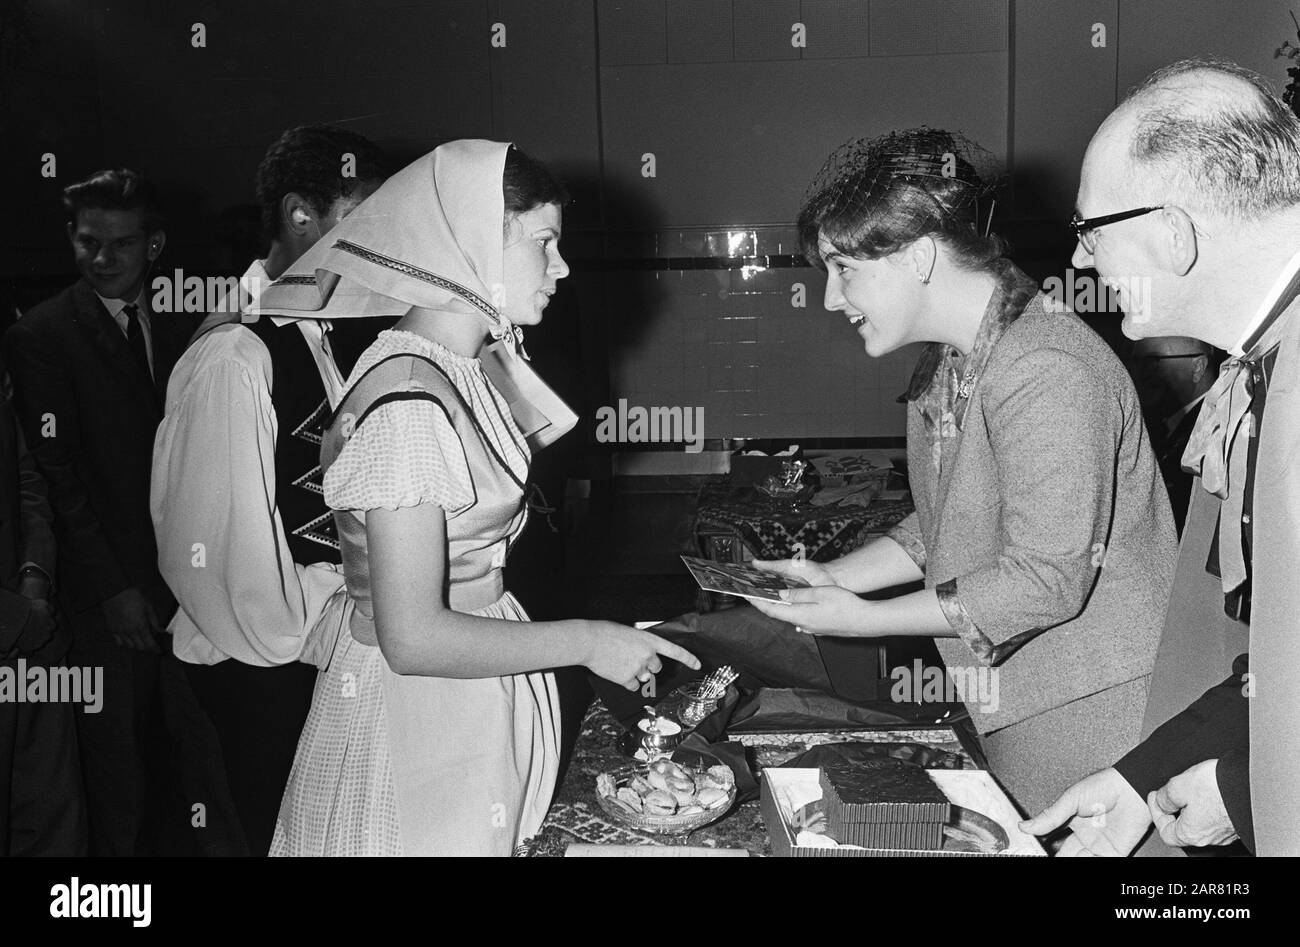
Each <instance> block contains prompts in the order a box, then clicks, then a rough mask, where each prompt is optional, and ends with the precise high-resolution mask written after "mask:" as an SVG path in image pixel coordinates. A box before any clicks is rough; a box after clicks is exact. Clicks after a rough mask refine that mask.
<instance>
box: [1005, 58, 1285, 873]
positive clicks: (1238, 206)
mask: <svg viewBox="0 0 1300 947" xmlns="http://www.w3.org/2000/svg"><path fill="white" fill-rule="evenodd" d="M1074 227H1075V231H1076V233H1077V234H1078V237H1079V247H1078V249H1077V250H1076V252H1075V256H1074V265H1075V266H1076V267H1080V268H1082V267H1087V266H1094V267H1095V268H1096V270H1097V272H1098V273H1099V274H1100V275H1101V277H1102V279H1103V280H1104V281H1106V282H1107V283H1109V284H1111V285H1113V286H1114V287H1115V288H1116V289H1117V290H1118V292H1119V296H1120V301H1121V304H1122V305H1123V307H1124V309H1125V316H1124V321H1123V329H1124V333H1125V334H1126V335H1128V336H1129V337H1131V338H1142V337H1146V336H1163V335H1185V336H1191V337H1193V338H1196V339H1200V340H1201V341H1203V342H1206V343H1208V344H1210V345H1213V346H1215V347H1217V348H1222V349H1225V350H1226V351H1227V352H1228V353H1229V356H1230V358H1229V359H1228V361H1226V362H1225V363H1224V366H1223V369H1222V371H1221V374H1220V376H1219V379H1218V381H1217V382H1215V384H1214V387H1213V388H1212V389H1211V390H1210V392H1209V393H1208V394H1207V396H1206V398H1205V400H1204V402H1203V403H1202V405H1201V409H1200V412H1199V415H1198V420H1197V423H1196V427H1195V430H1194V432H1193V434H1192V437H1191V441H1190V444H1189V446H1188V449H1187V452H1186V454H1185V456H1184V462H1185V463H1186V464H1187V465H1188V466H1189V467H1190V468H1192V469H1193V470H1194V471H1195V472H1196V473H1197V474H1198V477H1197V482H1196V485H1195V486H1194V487H1193V490H1192V493H1193V499H1192V505H1191V508H1190V510H1189V512H1188V520H1187V526H1186V530H1185V533H1184V536H1183V541H1182V546H1181V551H1180V556H1179V563H1178V572H1177V576H1176V578H1175V584H1174V591H1173V595H1172V598H1171V604H1170V609H1169V614H1168V617H1167V621H1166V624H1165V631H1164V637H1163V639H1162V641H1161V650H1160V654H1159V655H1158V657H1157V659H1156V668H1155V672H1154V675H1153V680H1152V691H1151V698H1150V701H1149V703H1148V707H1147V719H1146V723H1145V725H1144V732H1145V733H1149V736H1147V737H1146V738H1145V739H1144V740H1143V742H1142V743H1141V744H1139V745H1138V746H1137V747H1136V748H1134V749H1133V750H1132V751H1131V752H1130V753H1129V754H1128V755H1126V756H1125V757H1124V758H1123V759H1122V760H1120V761H1119V762H1118V763H1116V765H1115V767H1113V768H1111V769H1107V770H1103V771H1101V772H1100V773H1096V774H1094V775H1092V776H1089V777H1088V778H1087V779H1084V780H1082V781H1081V782H1079V783H1077V784H1075V785H1074V786H1073V787H1071V788H1070V789H1069V790H1067V791H1066V793H1065V794H1064V795H1063V796H1062V797H1061V798H1060V799H1059V800H1057V802H1055V803H1054V804H1053V805H1051V806H1049V807H1048V809H1047V810H1045V811H1044V812H1043V813H1042V814H1040V815H1039V816H1038V817H1037V818H1035V819H1033V820H1031V821H1030V822H1029V823H1026V825H1025V828H1026V829H1027V830H1029V831H1033V832H1036V833H1039V834H1041V833H1043V832H1046V831H1050V830H1051V829H1053V828H1055V827H1056V826H1059V825H1061V824H1063V823H1065V822H1066V821H1067V820H1068V821H1069V822H1070V826H1071V828H1072V830H1073V832H1072V834H1071V836H1070V837H1069V838H1068V839H1066V841H1065V844H1064V846H1063V847H1062V853H1063V854H1120V855H1124V854H1128V853H1129V852H1131V851H1132V850H1133V849H1134V848H1135V847H1136V846H1137V844H1138V843H1139V842H1140V841H1141V840H1142V838H1143V836H1144V835H1145V834H1146V832H1147V830H1148V829H1149V828H1150V827H1151V825H1152V823H1153V822H1154V824H1155V826H1156V828H1157V829H1158V831H1159V836H1160V838H1162V839H1163V840H1164V841H1165V842H1166V843H1168V844H1169V845H1177V846H1189V845H1194V846H1204V845H1221V844H1225V843H1227V842H1229V841H1232V840H1233V839H1235V838H1237V837H1240V838H1241V840H1242V841H1243V842H1245V843H1246V845H1247V847H1248V848H1250V849H1251V850H1253V851H1255V852H1256V853H1257V854H1261V855H1282V854H1288V855H1296V854H1300V819H1297V818H1296V815H1295V810H1294V806H1295V802H1296V796H1297V791H1298V790H1300V741H1298V740H1297V738H1296V727H1297V724H1298V723H1300V684H1298V683H1297V674H1300V633H1297V630H1296V619H1295V616H1296V613H1297V610H1298V606H1300V583H1297V581H1296V568H1297V562H1300V477H1297V476H1295V474H1294V472H1293V470H1294V464H1295V463H1296V461H1297V459H1298V457H1300V455H1298V453H1297V452H1298V451H1300V300H1298V296H1300V252H1297V251H1298V250H1300V119H1297V118H1296V116H1295V115H1294V114H1293V113H1292V112H1291V111H1290V110H1289V109H1288V108H1287V107H1286V106H1285V105H1284V104H1283V103H1282V102H1281V101H1280V100H1279V99H1278V98H1277V97H1276V96H1275V95H1274V94H1273V92H1272V90H1271V88H1270V87H1269V86H1268V84H1267V83H1266V82H1265V81H1264V80H1263V79H1261V78H1260V77H1259V76H1257V75H1255V74H1254V73H1251V72H1249V71H1247V70H1245V69H1242V68H1240V67H1238V66H1235V65H1233V64H1230V63H1221V62H1207V61H1187V62H1180V63H1176V64H1174V65H1172V66H1168V67H1165V68H1164V69H1161V70H1159V71H1158V72H1156V73H1155V74H1153V75H1152V76H1150V77H1149V78H1148V79H1147V80H1145V81H1144V82H1143V83H1142V84H1141V85H1140V86H1138V87H1137V88H1136V89H1135V90H1134V91H1133V92H1132V93H1130V95H1129V96H1128V98H1126V99H1125V101H1124V102H1123V103H1122V104H1121V105H1120V106H1119V108H1117V109H1116V110H1115V112H1113V113H1112V114H1111V115H1110V116H1109V117H1108V118H1107V119H1106V121H1105V122H1104V123H1103V124H1102V126H1101V128H1100V129H1099V130H1098V131H1097V134H1096V135H1095V136H1094V137H1093V140H1092V142H1091V143H1090V144H1089V146H1088V150H1087V153H1086V155H1085V157H1084V163H1083V170H1082V175H1081V180H1080V185H1079V194H1078V207H1077V216H1076V219H1075V221H1074ZM1225 612H1226V617H1225ZM1247 632H1248V634H1249V648H1250V654H1249V660H1247V655H1246V654H1239V655H1238V656H1237V658H1236V660H1235V661H1233V662H1231V663H1232V668H1231V673H1230V674H1229V667H1228V665H1229V663H1230V662H1229V658H1230V657H1231V656H1232V655H1233V654H1236V653H1237V652H1238V651H1244V650H1245V649H1244V642H1245V640H1246V633H1247ZM1225 674H1229V676H1228V677H1227V679H1226V680H1222V678H1223V676H1224V675H1225ZM1216 680H1219V681H1221V683H1218V684H1215V685H1214V686H1210V685H1212V684H1214V682H1215V681H1216ZM1206 688H1208V690H1206ZM1203 690H1204V693H1203V694H1201V691H1203ZM1198 695H1200V696H1198ZM1189 705H1190V706H1189Z"/></svg>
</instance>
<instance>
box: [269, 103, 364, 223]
mask: <svg viewBox="0 0 1300 947" xmlns="http://www.w3.org/2000/svg"><path fill="white" fill-rule="evenodd" d="M344 155H351V156H352V157H353V159H354V163H353V168H352V170H353V172H354V174H353V175H352V176H350V177H344V176H343V156H344ZM387 164H388V162H387V158H386V157H385V155H384V153H383V151H381V150H380V148H379V147H378V146H377V145H376V144H375V143H374V142H372V141H371V140H370V139H369V138H366V137H364V136H362V135H358V134H357V133H356V132H350V131H347V130H346V129H343V128H336V127H335V126H333V125H300V126H299V127H297V128H291V129H289V130H288V131H286V132H285V133H284V134H283V135H281V136H280V137H279V138H278V139H276V140H275V142H274V143H273V144H272V145H271V147H270V148H268V149H266V156H265V157H264V158H262V163H261V164H259V165H258V166H257V185H256V186H257V200H258V202H259V203H260V204H261V205H262V228H263V230H264V232H265V234H266V236H267V237H268V238H269V239H272V240H274V239H275V237H276V236H277V235H278V234H279V232H280V225H281V224H282V223H283V222H284V221H283V218H282V215H281V213H280V202H281V201H283V200H284V196H285V195H286V194H289V193H294V194H299V195H301V196H302V198H303V200H305V201H306V202H307V203H308V204H309V205H310V206H311V208H312V210H314V211H315V212H316V213H318V214H325V213H327V212H328V211H329V209H330V206H331V205H332V204H333V203H334V202H335V201H337V200H338V199H339V198H340V197H347V196H348V195H350V194H351V193H352V192H353V191H354V190H355V189H356V187H357V185H358V184H360V183H362V182H369V181H382V180H383V179H384V178H385V177H387Z"/></svg>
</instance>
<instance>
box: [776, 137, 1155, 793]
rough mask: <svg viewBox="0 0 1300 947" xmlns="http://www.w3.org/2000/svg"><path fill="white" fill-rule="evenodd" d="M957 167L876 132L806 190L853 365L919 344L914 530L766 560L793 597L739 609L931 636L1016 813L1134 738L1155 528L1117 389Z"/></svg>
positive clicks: (968, 163)
mask: <svg viewBox="0 0 1300 947" xmlns="http://www.w3.org/2000/svg"><path fill="white" fill-rule="evenodd" d="M978 156H979V152H978V150H977V149H975V148H974V147H973V146H971V145H969V143H966V142H964V141H962V140H961V139H960V138H959V137H958V136H956V135H952V134H950V133H948V132H943V131H937V130H933V129H916V130H912V131H905V132H897V133H894V134H891V135H886V136H885V137H883V138H879V139H876V140H874V141H867V142H852V143H850V144H848V145H846V146H844V147H843V148H841V149H839V150H838V151H837V152H836V153H835V154H834V155H832V157H831V159H830V160H829V161H828V162H827V164H826V167H825V168H823V170H822V172H821V174H819V175H818V178H817V180H816V181H815V182H814V184H813V187H812V189H811V190H810V194H809V197H808V198H807V200H806V201H805V204H804V210H803V213H802V214H801V215H800V218H799V227H800V232H801V235H802V238H803V241H804V245H805V247H806V248H807V249H808V252H809V255H810V257H812V258H814V259H815V261H816V262H818V263H819V264H820V265H821V266H824V267H825V268H826V270H827V285H826V308H827V309H829V310H831V311H834V312H843V313H844V314H845V315H847V316H848V317H849V319H850V320H851V321H852V322H853V323H854V324H856V325H857V326H858V332H859V334H860V335H861V336H862V338H863V340H864V342H865V344H866V350H867V354H868V355H871V356H873V357H874V356H879V355H883V354H885V353H886V352H890V351H893V350H894V349H897V348H899V347H900V346H903V345H906V344H908V343H910V342H926V343H929V344H928V345H927V346H926V348H925V351H924V354H923V355H922V357H921V359H920V362H919V363H918V364H917V367H916V370H915V372H914V374H913V376H912V381H911V384H910V386H909V388H908V392H907V401H908V423H907V453H908V475H909V477H910V479H911V487H912V494H913V498H914V500H915V502H916V512H915V513H914V514H912V515H911V516H910V517H908V518H907V519H906V520H904V521H903V522H902V523H900V524H899V525H898V526H897V527H895V528H894V529H893V530H892V531H891V532H890V533H889V534H888V535H887V536H886V537H884V538H881V539H878V540H876V541H874V542H872V543H869V544H867V545H866V546H863V547H862V548H860V549H858V550H855V551H854V552H852V553H850V554H849V555H847V556H845V557H844V558H842V559H839V560H836V561H834V562H830V563H826V564H822V565H813V564H810V563H805V562H794V561H784V562H773V563H766V564H765V566H766V568H769V569H771V570H773V571H776V572H781V573H786V574H791V575H799V576H801V577H802V578H804V579H806V580H807V581H809V582H810V583H811V585H812V587H811V588H806V589H793V590H791V591H790V592H789V593H788V596H789V601H790V604H785V605H782V604H776V605H769V604H766V603H763V602H755V603H754V604H755V607H756V608H759V609H760V610H761V611H763V612H765V613H767V614H769V615H771V616H772V617H774V618H780V619H783V620H786V621H789V622H790V623H791V624H793V625H795V626H797V627H798V628H800V629H802V630H804V631H807V632H811V633H814V634H825V635H839V636H866V637H873V636H887V635H924V636H932V637H935V638H936V639H938V641H937V642H936V644H937V646H938V649H939V653H940V654H941V656H942V657H943V659H944V661H945V662H946V664H947V666H948V668H949V669H950V672H952V673H954V674H955V673H957V672H959V671H962V670H963V669H970V668H984V669H985V670H988V669H992V671H993V673H996V674H997V675H998V677H999V682H998V685H999V689H1000V696H1001V699H1000V701H999V702H997V705H996V706H989V705H981V704H980V703H979V702H978V701H977V700H972V699H969V698H968V699H967V701H966V703H967V705H968V708H969V710H970V713H971V716H972V718H973V721H974V723H975V726H976V728H977V729H978V730H979V731H980V733H981V734H982V736H983V740H984V748H985V752H986V755H987V756H988V759H989V762H990V765H991V766H992V768H993V770H994V772H995V773H996V774H997V776H998V778H999V779H1000V780H1001V782H1002V783H1003V785H1004V786H1005V787H1006V789H1007V790H1008V791H1009V792H1010V793H1011V794H1012V796H1013V797H1014V798H1015V799H1016V801H1017V802H1018V803H1019V804H1020V805H1021V806H1023V807H1024V808H1025V809H1026V811H1029V812H1036V811H1038V809H1039V808H1041V806H1042V805H1045V804H1046V803H1047V802H1050V801H1051V800H1052V799H1054V798H1055V797H1056V795H1057V793H1059V791H1060V790H1061V789H1064V788H1065V787H1066V786H1068V785H1070V784H1071V783H1072V782H1073V781H1074V780H1075V779H1077V778H1078V777H1080V776H1082V775H1084V774H1086V773H1089V772H1092V771H1093V770H1095V769H1097V768H1099V767H1100V766H1104V765H1107V763H1108V762H1109V761H1110V760H1111V759H1112V758H1113V757H1114V755H1117V752H1118V751H1120V750H1122V749H1123V748H1125V747H1127V746H1129V745H1130V744H1131V741H1132V740H1133V739H1134V738H1135V737H1136V736H1137V733H1138V729H1139V727H1140V724H1141V718H1142V710H1143V705H1144V702H1145V699H1146V693H1147V686H1148V681H1149V677H1150V672H1151V667H1152V664H1153V662H1154V658H1155V650H1156V643H1157V639H1158V636H1159V629H1160V625H1161V621H1162V618H1163V613H1164V608H1165V605H1166V602H1167V600H1168V596H1169V586H1170V582H1171V580H1172V575H1173V567H1174V556H1175V546H1174V532H1173V523H1172V518H1171V516H1170V512H1169V501H1168V498H1167V497H1166V495H1165V490H1164V485H1163V484H1162V483H1161V481H1160V479H1159V476H1158V471H1157V467H1156V463H1155V457H1154V454H1153V452H1152V450H1151V445H1150V443H1149V442H1148V440H1147V436H1146V431H1145V428H1144V426H1143V423H1142V415H1141V411H1140V410H1139V406H1138V401H1137V396H1136V394H1135V392H1134V390H1133V385H1132V383H1131V382H1130V381H1129V378H1128V375H1127V374H1126V373H1125V371H1124V368H1123V366H1122V365H1120V363H1119V361H1118V359H1116V358H1115V356H1114V355H1113V354H1112V353H1111V351H1110V350H1109V349H1108V348H1107V347H1106V345H1105V343H1104V342H1102V340H1101V339H1100V338H1099V337H1098V336H1097V335H1096V334H1095V333H1093V332H1092V331H1091V330H1090V329H1088V328H1087V326H1085V325H1084V324H1083V323H1082V322H1081V321H1080V320H1079V319H1078V318H1077V317H1076V316H1075V315H1074V314H1072V313H1070V312H1068V311H1062V310H1061V309H1060V308H1057V307H1053V308H1051V309H1050V310H1049V308H1048V307H1046V306H1045V305H1044V297H1043V296H1042V294H1041V293H1039V292H1038V291H1037V286H1036V285H1035V284H1034V282H1033V280H1031V279H1029V278H1028V277H1026V276H1025V274H1024V273H1022V272H1020V270H1018V269H1017V268H1016V267H1015V266H1014V265H1013V264H1012V263H1011V262H1010V261H1009V260H1007V259H1005V258H1004V257H1002V256H1001V253H1002V249H1003V244H1002V241H1001V240H1000V239H999V238H998V237H996V236H995V235H992V234H990V232H989V227H988V220H989V216H990V213H991V203H992V190H991V187H990V186H989V184H988V183H987V181H988V177H987V176H986V175H981V174H979V173H978V172H977V171H976V164H977V163H978ZM814 248H815V249H814ZM1103 566H1104V568H1103ZM921 578H924V580H925V589H924V590H922V591H920V592H915V593H912V594H908V595H902V596H898V597H895V598H892V599H887V600H884V601H871V602H869V601H864V600H862V599H860V598H859V597H858V593H864V592H874V591H877V590H881V589H886V588H890V587H892V586H896V585H902V584H904V583H908V582H914V581H916V580H918V579H921Z"/></svg>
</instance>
